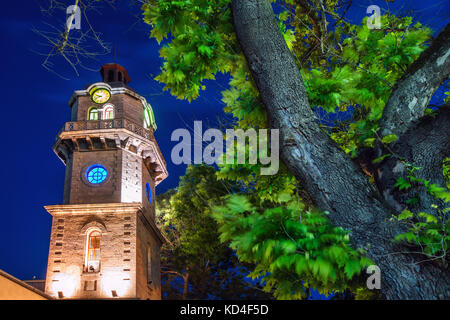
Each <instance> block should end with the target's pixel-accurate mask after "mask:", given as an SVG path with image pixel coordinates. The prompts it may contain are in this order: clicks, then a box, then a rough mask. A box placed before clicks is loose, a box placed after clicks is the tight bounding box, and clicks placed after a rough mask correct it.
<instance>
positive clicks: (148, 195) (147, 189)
mask: <svg viewBox="0 0 450 320" xmlns="http://www.w3.org/2000/svg"><path fill="white" fill-rule="evenodd" d="M145 191H146V192H147V200H148V202H149V203H152V188H151V187H150V185H149V184H148V182H147V183H146V184H145Z"/></svg>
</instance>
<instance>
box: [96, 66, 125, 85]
mask: <svg viewBox="0 0 450 320" xmlns="http://www.w3.org/2000/svg"><path fill="white" fill-rule="evenodd" d="M100 74H101V76H102V79H103V82H107V83H108V82H109V83H111V82H123V83H124V84H128V82H130V76H129V75H128V72H127V70H126V69H125V68H124V67H122V66H121V65H120V64H117V63H107V64H104V65H103V66H102V67H101V68H100Z"/></svg>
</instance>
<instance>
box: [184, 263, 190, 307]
mask: <svg viewBox="0 0 450 320" xmlns="http://www.w3.org/2000/svg"><path fill="white" fill-rule="evenodd" d="M183 280H184V288H183V300H186V299H187V295H188V292H189V268H186V274H185V275H184V277H183Z"/></svg>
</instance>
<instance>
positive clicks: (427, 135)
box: [375, 105, 450, 213]
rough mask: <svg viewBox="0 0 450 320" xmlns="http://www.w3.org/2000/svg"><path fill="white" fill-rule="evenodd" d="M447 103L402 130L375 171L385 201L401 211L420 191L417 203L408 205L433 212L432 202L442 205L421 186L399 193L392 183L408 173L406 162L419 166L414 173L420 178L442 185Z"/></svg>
mask: <svg viewBox="0 0 450 320" xmlns="http://www.w3.org/2000/svg"><path fill="white" fill-rule="evenodd" d="M449 123H450V106H449V105H447V106H444V107H441V108H440V110H439V112H438V114H437V115H435V116H426V117H423V118H422V119H420V121H419V122H418V123H416V125H415V126H414V127H411V128H410V129H409V130H408V131H407V132H406V133H404V134H403V135H402V136H401V137H400V139H399V140H398V141H396V142H395V143H394V144H392V145H389V150H386V152H392V153H394V155H393V156H391V157H389V158H388V159H387V160H385V161H383V162H382V163H381V164H380V166H379V168H377V170H376V171H375V176H376V180H377V184H378V186H379V189H380V191H381V192H382V193H383V196H384V198H385V200H387V201H388V202H389V203H391V205H393V206H395V207H396V208H397V210H399V211H401V210H403V209H404V208H405V207H404V206H405V205H404V204H405V203H406V200H407V199H410V198H411V197H414V196H415V194H417V193H418V194H419V199H418V200H419V202H418V203H417V205H416V206H414V207H412V208H410V209H414V210H415V211H418V212H429V213H431V212H433V211H434V210H433V209H432V208H431V205H432V204H442V205H443V203H441V202H440V201H439V200H437V199H436V198H435V197H433V196H431V195H429V194H428V193H427V192H426V190H425V188H424V187H416V188H412V190H410V192H408V193H405V192H399V191H398V190H396V189H394V187H393V186H394V184H395V182H396V181H397V179H398V178H400V177H403V178H404V177H406V176H407V175H408V173H407V171H406V167H405V163H406V162H407V163H410V164H413V165H414V166H417V167H420V168H421V169H420V170H417V171H416V172H415V174H416V176H417V177H418V178H421V179H425V180H429V181H430V182H431V183H435V184H439V185H440V186H445V179H444V175H443V173H442V162H443V160H444V158H445V157H447V156H448V155H450V130H449Z"/></svg>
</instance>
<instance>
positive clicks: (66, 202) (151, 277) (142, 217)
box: [45, 63, 168, 299]
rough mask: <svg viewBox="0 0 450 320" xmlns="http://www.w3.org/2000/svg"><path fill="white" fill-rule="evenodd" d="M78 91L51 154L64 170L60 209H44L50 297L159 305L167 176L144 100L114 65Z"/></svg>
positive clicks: (109, 65)
mask: <svg viewBox="0 0 450 320" xmlns="http://www.w3.org/2000/svg"><path fill="white" fill-rule="evenodd" d="M100 73H101V76H102V82H97V83H93V84H91V85H89V86H87V87H85V88H84V89H83V90H77V91H75V92H74V94H73V95H72V97H71V98H70V100H69V106H70V108H71V121H70V122H66V123H65V124H64V126H63V127H62V128H61V130H60V131H59V132H58V134H57V137H56V142H55V144H54V145H53V150H54V151H55V153H56V154H57V155H58V157H59V158H60V159H61V160H62V161H63V163H64V164H65V166H66V170H65V180H64V194H63V204H61V205H50V206H45V208H46V210H47V211H48V212H49V213H50V214H51V215H52V231H51V239H50V249H49V256H48V265H47V276H46V287H45V292H46V293H47V294H49V295H51V296H53V297H56V298H59V299H103V298H111V299H120V298H122V299H160V298H161V283H160V247H161V245H162V243H163V241H164V237H163V236H162V234H161V233H160V231H159V229H158V227H157V226H156V224H155V203H154V197H153V195H154V194H155V187H156V186H157V185H158V184H159V183H160V182H161V181H162V180H164V179H165V178H166V177H167V175H168V173H167V170H166V163H165V160H164V158H163V156H162V154H161V150H160V149H159V147H158V144H157V142H156V140H155V137H154V135H153V132H154V131H155V130H156V123H155V119H154V115H153V111H152V108H151V106H150V104H149V103H148V102H147V101H146V99H145V98H144V97H142V96H140V95H139V94H138V93H136V92H135V91H134V90H133V89H132V88H130V87H129V86H128V83H129V82H130V77H129V76H128V73H127V71H126V70H125V69H124V68H123V67H122V66H120V65H118V64H115V63H110V64H105V65H104V66H102V68H101V70H100Z"/></svg>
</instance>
